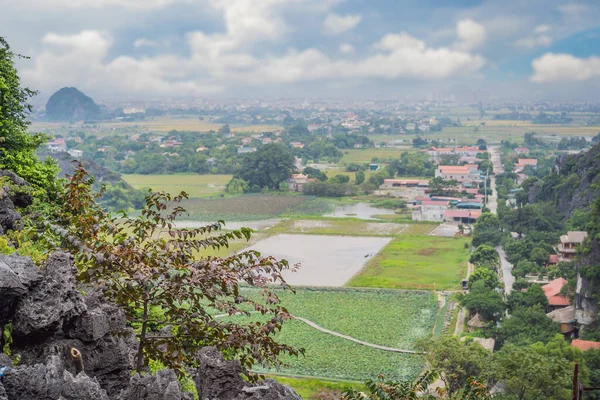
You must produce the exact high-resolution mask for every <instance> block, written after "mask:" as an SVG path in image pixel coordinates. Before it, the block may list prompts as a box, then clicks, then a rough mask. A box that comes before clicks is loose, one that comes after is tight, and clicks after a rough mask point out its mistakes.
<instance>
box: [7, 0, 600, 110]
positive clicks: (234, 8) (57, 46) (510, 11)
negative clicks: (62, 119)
mask: <svg viewBox="0 0 600 400" xmlns="http://www.w3.org/2000/svg"><path fill="white" fill-rule="evenodd" d="M0 26H1V27H2V29H0V36H4V37H5V38H6V40H7V41H8V42H9V44H10V45H11V46H12V49H13V50H14V51H15V52H17V53H20V54H24V55H27V56H29V57H31V59H29V60H20V61H19V63H18V67H19V69H20V74H21V76H22V77H23V82H24V84H26V85H28V86H30V87H31V88H33V89H38V90H40V92H41V95H40V99H46V98H48V97H49V96H50V95H51V94H52V93H53V92H54V91H56V90H58V89H59V88H61V87H63V86H75V87H77V88H79V89H80V90H82V91H84V92H85V93H86V94H88V95H90V96H92V97H94V98H95V99H100V100H105V99H128V100H144V99H148V100H163V99H167V98H174V99H176V98H184V97H187V98H189V97H194V98H214V99H224V98H235V97H245V98H265V99H273V98H277V97H298V98H302V97H306V98H308V99H312V98H338V99H344V98H348V99H359V98H365V99H406V98H407V96H408V97H409V98H411V99H427V98H429V97H430V96H431V97H432V98H433V97H435V95H431V94H432V93H438V94H439V93H445V92H450V91H451V88H452V87H453V86H455V85H463V86H464V87H466V88H467V90H471V91H474V92H480V93H483V92H487V93H489V94H490V97H491V98H506V99H508V98H511V99H514V98H522V99H524V100H535V99H553V100H566V101H568V100H594V99H598V98H599V97H598V95H597V93H598V91H599V90H600V57H599V54H598V53H599V52H600V45H599V44H598V43H599V42H600V4H598V2H597V1H594V0H587V1H578V2H573V1H558V0H529V1H526V2H524V1H520V0H505V1H498V0H494V1H489V0H488V1H482V0H462V1H442V0H425V1H423V0H421V1H416V0H405V1H384V0H369V1H366V0H345V1H344V0H93V1H92V0H54V1H45V0H30V1H27V2H23V1H19V0H5V1H4V2H3V6H2V15H1V16H0ZM442 97H443V96H442ZM476 97H477V96H475V97H474V98H475V99H476ZM484 98H486V97H485V95H484Z"/></svg>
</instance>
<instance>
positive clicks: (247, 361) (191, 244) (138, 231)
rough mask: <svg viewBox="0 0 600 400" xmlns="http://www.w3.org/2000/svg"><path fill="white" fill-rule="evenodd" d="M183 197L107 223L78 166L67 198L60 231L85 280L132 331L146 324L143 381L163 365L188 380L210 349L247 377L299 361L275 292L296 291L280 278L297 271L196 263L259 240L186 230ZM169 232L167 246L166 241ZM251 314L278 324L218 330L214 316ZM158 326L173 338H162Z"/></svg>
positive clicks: (241, 260)
mask: <svg viewBox="0 0 600 400" xmlns="http://www.w3.org/2000/svg"><path fill="white" fill-rule="evenodd" d="M184 197H185V193H182V194H181V195H180V196H176V197H174V198H172V197H171V196H170V195H168V194H165V193H152V194H150V195H149V196H148V197H147V198H146V204H145V207H144V209H143V210H142V213H141V215H140V216H139V217H137V218H130V217H129V216H128V215H127V214H126V213H125V212H123V213H122V216H121V217H119V218H117V217H108V216H107V215H106V214H105V213H104V211H103V210H102V209H101V208H100V207H99V206H98V205H97V204H96V203H95V196H94V195H93V194H92V192H91V187H90V179H89V178H87V174H86V172H85V170H83V168H82V167H81V166H79V167H78V168H77V170H76V172H75V174H74V175H73V176H72V177H70V180H69V182H68V183H67V185H66V187H65V190H64V193H63V194H62V198H61V201H62V204H64V208H63V212H62V214H61V215H60V216H59V220H58V224H59V225H60V226H56V225H53V226H52V227H51V229H52V230H53V231H54V232H56V233H57V234H58V235H59V236H60V237H61V239H62V242H63V243H62V244H63V246H64V247H65V248H66V249H67V250H68V251H70V252H72V253H73V255H74V257H75V261H76V265H77V267H78V270H79V274H78V278H79V279H80V280H82V281H83V282H86V283H89V282H94V283H95V284H97V285H101V286H103V290H104V293H105V295H106V296H107V297H108V298H109V300H111V301H114V302H115V303H116V304H118V305H119V306H121V307H122V308H123V309H124V310H125V311H126V313H127V315H128V317H129V319H130V321H135V320H136V319H138V320H137V321H136V322H138V323H141V328H140V331H139V334H138V339H139V342H140V345H139V350H138V352H137V356H136V369H137V371H138V372H139V371H142V370H143V369H144V368H145V365H146V363H147V361H148V359H156V360H160V361H161V362H162V363H163V364H164V365H166V366H168V367H170V368H174V369H176V370H178V371H180V372H181V371H183V366H184V365H187V364H189V363H191V362H192V360H193V355H194V352H195V351H197V349H198V348H199V347H202V346H207V345H212V346H215V347H217V348H219V349H220V350H221V351H223V352H225V353H226V354H235V355H236V356H237V357H238V358H239V359H240V361H241V363H242V365H243V366H244V367H246V368H251V367H252V366H253V365H254V364H255V363H262V364H266V365H272V364H275V365H276V364H277V363H278V360H277V357H278V356H279V355H281V354H284V353H287V354H292V355H298V354H300V353H301V351H302V350H298V349H295V348H292V347H290V346H287V345H282V344H279V343H277V342H275V341H274V340H273V338H272V336H271V335H272V334H273V333H274V332H276V331H278V330H280V329H281V326H282V323H283V322H284V321H286V320H287V319H289V318H290V316H289V314H288V312H287V310H286V309H285V308H283V307H282V306H281V305H279V299H278V298H277V296H276V295H275V294H274V293H272V292H271V291H269V290H268V289H267V288H266V285H268V284H277V283H279V284H281V285H284V287H287V285H285V282H284V280H283V278H282V276H281V271H283V270H284V269H287V268H289V265H288V263H287V262H286V261H277V260H274V259H273V258H272V257H264V258H263V257H261V256H260V254H259V253H257V252H253V251H246V252H242V253H239V254H236V255H234V256H231V257H227V258H218V257H206V258H201V259H195V258H194V255H195V254H196V253H197V252H199V251H201V250H202V249H206V248H212V249H218V248H221V247H227V246H228V245H229V242H230V241H231V240H234V239H241V238H245V239H246V240H248V239H249V237H250V230H248V229H241V230H240V231H231V232H227V233H221V232H219V231H220V230H221V228H222V226H223V224H224V223H223V222H222V221H219V222H217V223H214V224H211V225H207V226H204V227H201V228H197V229H189V230H186V229H177V228H175V227H174V221H175V219H176V218H177V216H179V215H180V214H181V213H182V212H183V211H184V210H183V209H182V208H181V207H180V206H178V205H177V204H178V203H179V202H180V201H181V200H182V199H183V198H184ZM171 202H173V204H174V205H173V206H169V203H171ZM161 230H165V231H166V233H167V237H165V235H157V233H159V232H160V231H161ZM240 281H242V282H245V283H247V284H249V285H251V286H257V287H262V288H263V291H262V292H261V294H262V296H261V299H259V300H251V299H248V298H246V297H244V296H242V295H241V294H240V288H239V282H240ZM157 307H158V308H160V309H162V310H163V314H162V317H161V318H160V320H158V321H157V320H155V319H154V318H153V316H152V315H151V310H152V309H153V308H157ZM245 307H248V308H250V309H252V310H254V311H256V312H258V313H260V314H262V315H269V316H270V318H269V319H267V320H266V321H264V322H260V323H254V324H248V325H239V324H236V323H231V322H220V321H217V320H216V319H215V318H214V317H213V315H211V313H210V312H209V311H208V310H209V309H211V308H212V309H217V310H219V312H222V313H227V314H235V313H238V312H240V313H247V312H248V310H247V309H246V308H245ZM139 310H142V311H141V316H140V317H139V318H138V317H136V315H139V314H137V312H138V311H139ZM149 324H155V325H157V326H159V327H161V328H166V330H162V331H161V332H160V334H159V333H153V332H152V331H151V330H150V327H149ZM167 327H168V328H167ZM249 343H252V345H251V346H248V344H249Z"/></svg>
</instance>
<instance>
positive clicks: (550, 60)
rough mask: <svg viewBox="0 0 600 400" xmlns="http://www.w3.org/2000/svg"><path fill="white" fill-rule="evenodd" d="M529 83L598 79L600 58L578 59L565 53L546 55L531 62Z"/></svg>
mask: <svg viewBox="0 0 600 400" xmlns="http://www.w3.org/2000/svg"><path fill="white" fill-rule="evenodd" d="M531 67H532V68H533V75H532V76H531V78H530V79H531V81H533V82H537V83H549V82H552V83H554V82H582V81H587V80H590V79H593V78H598V77H600V57H588V58H578V57H575V56H572V55H570V54H565V53H559V54H555V53H546V54H544V55H542V56H541V57H539V58H536V59H535V60H533V61H532V62H531Z"/></svg>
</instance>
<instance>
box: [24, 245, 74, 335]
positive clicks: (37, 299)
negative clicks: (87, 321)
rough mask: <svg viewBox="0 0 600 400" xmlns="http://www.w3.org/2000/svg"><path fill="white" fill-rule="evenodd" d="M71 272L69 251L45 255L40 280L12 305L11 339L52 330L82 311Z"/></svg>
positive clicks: (72, 268)
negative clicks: (13, 308)
mask: <svg viewBox="0 0 600 400" xmlns="http://www.w3.org/2000/svg"><path fill="white" fill-rule="evenodd" d="M74 274H75V268H74V267H73V262H72V258H71V256H70V255H69V254H67V253H62V252H57V253H53V254H51V255H50V257H48V261H46V265H45V266H44V268H43V280H42V282H41V283H40V284H39V285H37V286H35V287H34V288H33V290H31V291H30V292H29V293H28V294H27V295H26V296H25V297H23V298H22V299H20V300H19V302H18V303H17V305H16V309H15V316H14V318H13V336H14V337H15V339H18V338H25V337H28V336H33V337H40V336H43V335H47V334H48V333H52V332H55V331H57V330H58V329H60V328H61V327H62V324H63V322H64V321H68V320H69V319H70V318H73V317H75V316H78V315H81V314H82V313H83V312H84V311H86V306H85V303H84V301H83V297H82V295H81V293H80V292H79V291H78V290H77V288H76V286H75V276H74Z"/></svg>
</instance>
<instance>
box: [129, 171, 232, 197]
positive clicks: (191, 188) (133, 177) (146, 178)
mask: <svg viewBox="0 0 600 400" xmlns="http://www.w3.org/2000/svg"><path fill="white" fill-rule="evenodd" d="M122 176H123V179H124V180H125V182H127V183H129V184H130V185H131V186H133V187H134V188H136V189H143V188H149V189H152V190H154V191H165V192H168V193H170V194H171V195H176V194H179V193H180V192H181V191H185V192H186V193H187V194H189V195H190V198H194V197H205V196H212V195H216V194H219V193H221V192H223V190H225V185H227V182H229V181H230V180H231V175H197V174H173V175H140V174H129V175H128V174H125V175H122Z"/></svg>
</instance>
